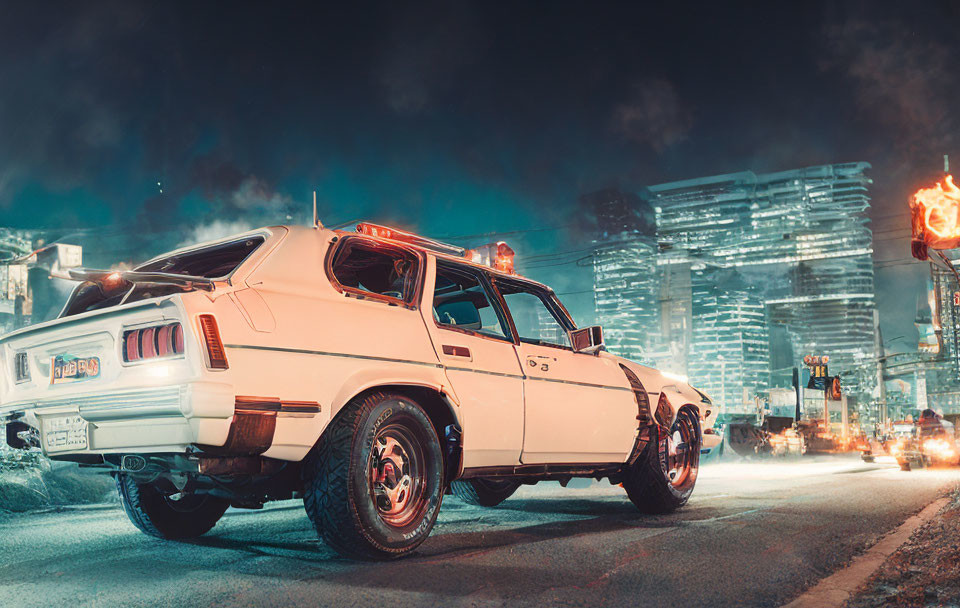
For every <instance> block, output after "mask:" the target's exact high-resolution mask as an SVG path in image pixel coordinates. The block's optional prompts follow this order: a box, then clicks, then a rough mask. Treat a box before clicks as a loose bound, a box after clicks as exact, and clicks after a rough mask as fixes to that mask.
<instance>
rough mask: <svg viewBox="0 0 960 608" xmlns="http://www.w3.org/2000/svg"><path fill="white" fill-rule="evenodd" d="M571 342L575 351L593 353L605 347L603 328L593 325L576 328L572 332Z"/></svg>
mask: <svg viewBox="0 0 960 608" xmlns="http://www.w3.org/2000/svg"><path fill="white" fill-rule="evenodd" d="M570 344H571V345H572V346H573V352H575V353H588V354H593V353H595V352H597V351H598V350H600V349H601V348H603V328H601V327H600V326H599V325H591V326H590V327H581V328H580V329H575V330H573V331H571V332H570Z"/></svg>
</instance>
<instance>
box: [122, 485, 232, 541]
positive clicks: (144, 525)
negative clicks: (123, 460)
mask: <svg viewBox="0 0 960 608" xmlns="http://www.w3.org/2000/svg"><path fill="white" fill-rule="evenodd" d="M117 491H118V492H119V494H120V503H121V504H122V505H123V510H124V512H125V513H126V514H127V517H129V518H130V522H131V523H133V525H134V526H136V527H137V528H138V529H139V530H140V531H141V532H143V533H144V534H149V535H150V536H154V537H156V538H165V539H185V538H196V537H198V536H200V535H202V534H205V533H207V532H209V531H210V529H211V528H213V527H214V526H215V525H216V524H217V522H218V521H220V518H221V517H223V514H224V512H226V510H227V507H229V506H230V502H229V501H227V500H226V499H223V498H217V497H215V496H210V495H208V494H183V493H176V494H171V493H167V492H163V491H161V490H160V489H158V488H157V487H155V486H153V485H151V484H139V483H137V482H136V481H134V480H133V479H131V478H130V477H128V476H127V475H124V474H122V473H121V474H119V475H117Z"/></svg>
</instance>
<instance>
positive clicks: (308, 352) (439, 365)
mask: <svg viewBox="0 0 960 608" xmlns="http://www.w3.org/2000/svg"><path fill="white" fill-rule="evenodd" d="M223 347H224V348H239V349H247V350H265V351H275V352H282V353H295V354H300V355H320V356H324V357H345V358H348V359H363V360H366V361H386V362H388V363H409V364H411V365H425V366H427V367H436V368H438V369H447V370H451V371H458V372H472V373H475V374H486V375H489V376H500V377H504V378H521V379H524V380H540V381H543V382H557V383H560V384H571V385H574V386H585V387H588V388H601V389H607V390H613V391H627V392H628V393H632V392H633V389H632V388H630V387H627V386H608V385H605V384H591V383H590V382H577V381H575V380H561V379H559V378H541V377H537V376H526V375H521V374H507V373H503V372H493V371H487V370H483V369H472V368H469V367H453V366H450V365H444V364H442V363H430V362H427V361H412V360H410V359H393V358H390V357H377V356H374V355H353V354H349V353H333V352H328V351H322V350H309V349H305V348H284V347H281V346H255V345H252V344H224V345H223Z"/></svg>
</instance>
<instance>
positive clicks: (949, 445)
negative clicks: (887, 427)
mask: <svg viewBox="0 0 960 608" xmlns="http://www.w3.org/2000/svg"><path fill="white" fill-rule="evenodd" d="M894 456H895V457H896V459H897V464H899V465H900V468H901V469H902V470H904V471H909V470H911V469H912V468H913V467H932V466H957V465H960V443H958V441H957V436H956V432H955V429H954V426H953V423H951V422H949V421H947V420H943V419H942V418H941V417H940V416H939V415H937V413H936V412H934V411H933V410H930V409H927V410H924V411H923V412H921V414H920V420H919V421H918V423H917V424H916V426H915V427H914V431H913V433H911V434H910V435H909V436H907V437H904V438H902V439H901V440H900V441H899V442H898V443H897V444H896V447H895V449H894Z"/></svg>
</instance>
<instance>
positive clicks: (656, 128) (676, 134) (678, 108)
mask: <svg viewBox="0 0 960 608" xmlns="http://www.w3.org/2000/svg"><path fill="white" fill-rule="evenodd" d="M613 126H614V130H615V131H616V132H617V133H619V134H620V135H622V136H623V137H625V138H627V139H629V140H631V141H634V142H637V143H640V144H645V145H648V146H650V147H651V148H653V149H654V150H656V151H658V152H659V151H661V150H663V149H664V148H668V147H670V146H673V145H675V144H677V143H679V142H681V141H683V140H684V139H686V138H687V135H688V133H689V132H690V128H691V126H693V119H692V114H691V111H690V110H689V109H688V107H687V103H686V101H685V100H683V99H681V98H680V95H679V94H678V93H677V90H676V89H675V88H674V86H673V85H672V84H671V83H669V82H667V81H666V80H662V79H654V80H649V81H645V82H641V83H639V84H636V85H634V87H633V91H632V95H631V97H630V98H629V99H628V100H626V101H624V102H622V103H618V104H617V105H616V106H615V107H614V109H613Z"/></svg>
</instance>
